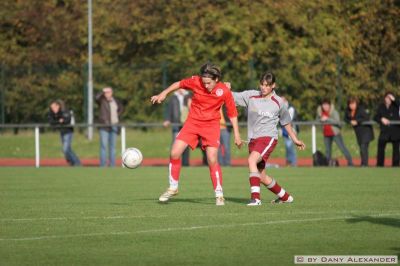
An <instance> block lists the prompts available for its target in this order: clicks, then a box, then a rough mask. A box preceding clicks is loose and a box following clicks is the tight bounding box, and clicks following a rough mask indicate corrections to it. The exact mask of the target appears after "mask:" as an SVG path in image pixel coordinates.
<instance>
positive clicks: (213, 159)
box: [207, 156, 218, 166]
mask: <svg viewBox="0 0 400 266" xmlns="http://www.w3.org/2000/svg"><path fill="white" fill-rule="evenodd" d="M207 163H208V165H209V166H213V165H216V164H217V163H218V158H217V156H207Z"/></svg>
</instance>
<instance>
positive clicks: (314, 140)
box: [311, 124, 317, 154]
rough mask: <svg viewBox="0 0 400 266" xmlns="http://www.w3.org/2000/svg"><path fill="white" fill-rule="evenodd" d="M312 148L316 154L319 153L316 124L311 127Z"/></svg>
mask: <svg viewBox="0 0 400 266" xmlns="http://www.w3.org/2000/svg"><path fill="white" fill-rule="evenodd" d="M311 146H312V153H313V154H314V153H315V152H316V151H317V129H316V127H315V125H314V124H313V125H312V126H311Z"/></svg>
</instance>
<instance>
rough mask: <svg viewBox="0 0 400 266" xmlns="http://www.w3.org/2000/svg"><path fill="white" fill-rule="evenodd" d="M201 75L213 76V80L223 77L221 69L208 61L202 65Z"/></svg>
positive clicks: (204, 76) (205, 76)
mask: <svg viewBox="0 0 400 266" xmlns="http://www.w3.org/2000/svg"><path fill="white" fill-rule="evenodd" d="M200 76H201V77H203V78H211V79H213V80H217V79H218V80H219V79H221V76H222V74H221V70H220V69H219V67H218V66H216V65H214V64H212V63H206V64H204V65H202V66H201V67H200Z"/></svg>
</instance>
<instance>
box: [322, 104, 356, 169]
mask: <svg viewBox="0 0 400 266" xmlns="http://www.w3.org/2000/svg"><path fill="white" fill-rule="evenodd" d="M317 120H319V121H321V122H323V123H324V125H323V134H324V143H325V154H326V158H327V159H328V162H331V159H332V142H333V141H334V142H336V144H337V145H338V147H339V149H340V151H341V152H342V153H343V155H344V156H345V157H346V160H347V165H348V166H353V159H352V158H351V155H350V152H349V150H348V149H347V148H346V146H345V145H344V142H343V138H342V134H341V133H340V118H339V113H338V112H337V111H336V110H335V107H334V106H333V105H332V104H331V102H330V101H329V100H327V99H324V100H323V101H322V102H321V105H320V106H319V107H318V109H317Z"/></svg>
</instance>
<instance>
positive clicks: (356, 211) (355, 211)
mask: <svg viewBox="0 0 400 266" xmlns="http://www.w3.org/2000/svg"><path fill="white" fill-rule="evenodd" d="M246 208H248V207H246ZM368 211H370V210H342V211H329V212H326V211H314V212H313V211H303V212H302V211H293V212H282V211H280V212H269V211H266V212H265V213H253V214H252V215H275V214H283V215H303V214H347V215H351V214H356V213H362V215H370V214H368ZM398 211H399V210H389V211H386V213H387V214H389V213H395V214H396V213H397V212H398ZM371 214H376V213H371ZM248 215H249V213H242V212H241V213H218V214H194V215H191V216H192V217H215V216H248ZM168 217H176V216H174V215H173V214H172V215H171V214H170V215H166V214H165V215H128V216H123V215H118V216H81V217H37V218H0V222H35V221H68V220H113V219H115V220H118V219H146V218H150V219H151V218H156V219H157V218H168Z"/></svg>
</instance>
